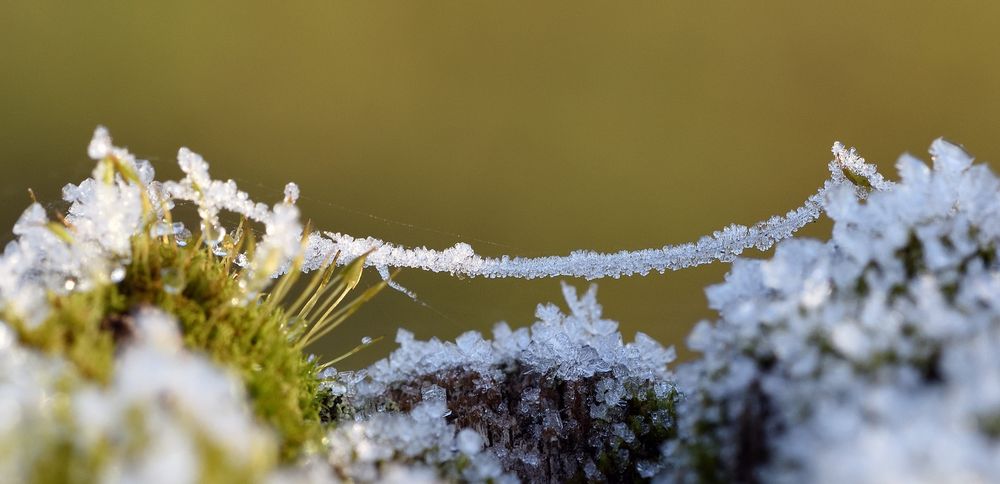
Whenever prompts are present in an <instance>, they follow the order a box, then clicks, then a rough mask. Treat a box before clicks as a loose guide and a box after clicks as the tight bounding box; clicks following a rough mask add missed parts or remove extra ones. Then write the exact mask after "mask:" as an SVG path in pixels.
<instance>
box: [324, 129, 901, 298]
mask: <svg viewBox="0 0 1000 484" xmlns="http://www.w3.org/2000/svg"><path fill="white" fill-rule="evenodd" d="M832 151H833V154H834V160H833V161H831V162H830V165H829V167H830V172H831V178H830V179H829V180H828V181H827V182H826V183H825V184H824V185H823V187H822V188H820V189H819V190H818V191H817V192H816V193H815V194H813V195H812V196H810V197H809V198H808V199H806V201H805V203H803V204H802V206H801V207H798V208H796V209H794V210H791V211H789V212H788V213H786V214H785V215H784V216H774V217H771V218H770V219H768V220H765V221H762V222H758V223H757V224H754V225H753V226H750V227H747V226H745V225H737V224H733V225H729V226H727V227H726V228H724V229H722V230H719V231H716V232H715V233H713V234H712V235H710V236H706V237H702V238H701V239H700V240H698V241H697V242H694V243H687V244H681V245H667V246H664V247H662V248H659V249H644V250H637V251H620V252H615V253H600V252H594V251H576V252H572V253H570V254H569V255H566V256H547V257H510V256H502V257H496V258H491V257H483V256H481V255H478V254H476V253H475V251H474V250H473V249H472V247H471V246H470V245H468V244H464V243H459V244H455V245H454V246H453V247H451V248H448V249H445V250H441V251H438V250H434V249H428V248H426V247H419V248H406V247H401V246H399V245H396V244H393V243H390V242H386V241H383V240H379V239H376V238H372V237H367V238H355V237H352V236H350V235H346V234H341V233H333V232H325V233H324V234H323V236H318V235H314V236H313V237H312V238H311V239H310V241H309V253H310V254H311V255H310V257H308V258H307V262H306V265H305V268H306V269H307V270H308V269H313V268H316V267H318V264H319V263H321V262H322V261H324V260H326V259H328V257H329V255H330V254H334V253H337V252H339V253H340V254H341V256H342V257H343V259H344V260H352V259H354V258H355V257H358V256H360V255H362V254H368V256H367V259H366V261H365V263H366V265H369V266H375V267H378V268H380V272H381V273H388V271H387V268H389V267H402V268H411V269H421V270H425V271H431V272H446V273H450V274H454V275H462V276H468V277H487V278H522V279H535V278H540V277H582V278H586V279H599V278H605V277H613V278H618V277H621V276H632V275H636V274H639V275H646V274H648V273H650V272H653V271H656V272H660V273H663V272H665V271H667V270H678V269H684V268H687V267H694V266H699V265H703V264H708V263H711V262H714V261H724V262H725V261H731V260H733V259H734V258H736V256H738V255H739V254H741V253H742V252H743V250H745V249H749V248H757V249H759V250H767V249H769V248H770V247H771V246H773V245H774V243H775V242H778V241H779V240H782V239H785V238H788V237H789V236H791V235H792V234H794V233H795V232H796V231H797V230H799V229H800V228H802V227H803V226H805V225H806V224H808V223H810V222H813V221H815V220H816V219H817V218H819V216H820V214H821V213H822V211H823V207H822V201H823V198H824V197H825V196H826V194H827V193H828V192H830V191H831V190H833V189H835V188H836V187H839V186H841V185H843V184H845V183H847V184H850V183H853V184H854V186H855V188H856V193H857V195H858V196H859V197H865V196H867V193H868V192H869V191H871V190H885V189H887V188H889V187H890V186H892V182H889V181H886V180H885V179H884V178H883V177H882V175H880V174H879V173H878V171H877V170H876V168H875V166H874V165H871V164H868V163H866V162H865V160H864V158H861V157H860V156H858V154H857V152H856V151H855V150H854V149H853V148H852V149H846V148H845V147H844V145H842V144H840V143H839V142H838V143H835V144H834V145H833V150H832Z"/></svg>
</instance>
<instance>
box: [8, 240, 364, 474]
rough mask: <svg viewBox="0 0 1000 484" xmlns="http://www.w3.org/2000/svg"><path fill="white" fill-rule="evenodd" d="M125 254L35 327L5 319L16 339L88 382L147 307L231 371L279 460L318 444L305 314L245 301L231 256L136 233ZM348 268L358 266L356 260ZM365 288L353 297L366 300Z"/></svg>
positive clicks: (102, 375) (60, 300)
mask: <svg viewBox="0 0 1000 484" xmlns="http://www.w3.org/2000/svg"><path fill="white" fill-rule="evenodd" d="M230 242H231V243H232V244H234V246H239V245H240V244H239V243H238V242H235V241H230ZM231 247H233V245H231ZM132 254H133V255H132V260H131V262H130V263H129V264H128V266H127V267H126V269H127V270H126V276H125V278H124V280H122V281H121V282H119V283H117V284H110V283H109V284H104V285H99V286H97V287H94V288H91V289H90V290H88V291H85V292H73V293H70V294H67V295H53V296H51V303H52V307H53V311H52V313H51V315H50V316H49V317H48V319H47V320H45V321H44V322H43V323H42V324H40V325H38V326H36V327H31V328H29V327H28V326H27V325H25V324H22V323H19V322H18V321H17V320H16V319H12V326H13V327H14V328H15V329H16V330H17V332H18V335H19V338H20V340H21V342H22V343H23V344H25V345H27V346H30V347H34V348H37V349H39V350H42V351H43V352H46V353H49V354H58V355H61V356H63V357H65V358H66V359H68V360H69V361H70V362H72V364H73V365H74V366H76V368H77V369H78V370H79V372H80V373H81V374H82V375H83V376H84V377H86V378H88V379H91V380H96V381H98V382H107V381H108V379H109V378H110V376H111V374H112V371H113V367H114V357H115V353H116V351H117V350H118V348H119V347H120V346H121V345H123V344H125V343H127V341H128V340H129V339H130V338H131V337H132V336H133V331H134V327H133V323H132V316H131V314H133V313H134V312H135V310H136V309H138V308H140V307H143V306H147V305H148V306H155V307H157V308H160V309H161V310H163V311H165V312H167V313H169V314H172V315H173V316H175V317H176V318H177V320H178V322H179V323H180V326H181V328H180V329H181V331H182V334H183V338H184V344H185V346H186V347H187V348H189V349H191V350H194V351H199V352H203V353H205V354H207V355H209V356H210V357H211V358H212V359H213V360H214V361H215V362H216V363H218V364H220V365H224V366H227V367H229V368H231V369H233V370H235V372H236V373H237V374H238V375H239V376H240V378H241V379H242V381H243V383H244V385H245V388H246V391H247V394H248V396H249V398H250V401H251V405H252V408H253V410H254V412H255V413H256V415H257V416H258V417H259V418H260V419H261V420H263V421H265V422H267V423H269V424H270V425H272V426H273V427H274V428H275V429H276V430H277V433H278V435H279V438H280V445H281V457H282V459H284V460H289V459H293V458H295V457H296V456H298V455H300V454H301V453H302V452H303V451H304V450H309V449H310V448H313V447H315V446H318V445H320V444H319V442H320V440H321V438H322V434H323V423H322V422H321V419H320V414H321V411H328V409H325V408H324V407H325V406H326V405H328V404H329V402H326V400H327V399H325V398H322V396H320V395H318V391H319V384H320V380H319V378H318V372H319V366H318V364H317V363H316V362H315V361H314V360H313V359H311V358H309V357H307V355H306V354H305V353H303V352H302V350H301V346H302V345H301V344H300V343H301V340H302V336H303V335H302V334H301V333H302V332H304V331H305V330H306V329H307V328H309V327H310V326H311V325H310V322H309V321H308V314H303V313H296V316H295V317H292V316H289V315H288V314H287V313H286V311H285V310H284V309H283V308H282V307H281V306H280V305H279V304H278V303H277V301H275V300H270V299H269V298H265V297H261V298H257V299H256V300H253V301H250V302H249V303H244V302H245V301H246V294H245V292H244V291H243V290H242V289H241V287H240V283H239V277H238V274H237V272H236V271H234V270H233V268H232V266H231V264H230V258H220V257H218V256H216V255H214V254H212V253H211V252H210V250H209V249H208V248H206V247H204V246H203V245H201V244H191V245H189V246H184V247H182V246H178V245H177V244H175V243H174V242H173V241H172V240H162V239H159V238H153V237H148V236H137V237H135V238H134V239H133V247H132ZM355 265H356V266H357V270H358V271H360V264H355ZM352 267H353V266H352ZM331 273H332V271H330V272H329V273H325V274H324V276H325V280H324V281H322V282H324V284H317V285H314V286H312V287H313V288H314V290H315V291H316V292H315V295H316V296H317V297H318V296H320V295H321V294H322V295H325V294H326V293H324V292H323V291H324V289H325V288H326V284H325V282H329V281H330V280H331V279H330V274H331ZM293 277H294V276H286V279H284V280H282V281H280V282H279V283H278V288H284V289H286V290H287V287H288V286H290V285H291V283H292V282H294V281H293V280H292V278H293ZM338 277H339V276H338ZM333 280H337V278H333ZM317 281H318V279H317ZM351 287H353V285H351V284H350V283H343V281H342V282H341V284H340V289H341V292H340V293H337V292H336V290H334V291H333V292H334V293H335V294H340V295H341V297H342V294H343V293H346V292H347V291H348V290H350V288H351ZM377 289H378V288H376V291H377ZM277 290H278V289H275V291H277ZM371 293H372V291H371V290H369V291H368V292H366V293H365V295H363V296H364V297H363V298H359V299H364V300H367V299H368V298H370V297H371V295H372V294H371ZM327 297H328V299H333V298H330V297H329V296H327ZM277 299H280V298H277ZM339 300H340V299H336V302H339ZM356 301H357V300H356ZM336 302H334V303H333V305H335V304H336ZM321 306H323V304H320V305H319V306H317V307H321ZM355 306H356V304H354V303H352V304H351V305H348V306H347V307H346V308H343V309H340V310H338V312H335V313H332V314H334V315H338V317H339V318H340V319H337V320H334V321H332V324H337V323H339V321H340V320H342V319H343V317H346V316H347V315H349V314H350V312H352V311H353V309H355ZM326 307H327V308H332V305H327V306H326ZM328 322H330V321H329V320H328Z"/></svg>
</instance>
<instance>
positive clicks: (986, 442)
mask: <svg viewBox="0 0 1000 484" xmlns="http://www.w3.org/2000/svg"><path fill="white" fill-rule="evenodd" d="M931 154H932V156H933V161H934V163H933V167H932V168H931V167H928V166H926V165H925V164H924V163H923V162H921V161H919V160H917V159H916V158H913V157H911V156H903V157H902V158H900V160H899V162H898V163H897V168H898V170H899V173H900V176H901V180H900V182H899V183H898V184H896V185H895V186H893V187H891V188H890V189H888V190H885V191H881V192H876V193H872V194H871V196H870V197H869V198H868V200H867V201H859V200H858V198H857V197H856V196H855V194H854V193H852V192H851V191H850V190H849V189H848V188H847V187H843V188H841V189H838V190H831V191H830V192H829V193H828V194H827V196H826V197H825V198H824V200H823V207H824V210H825V211H826V212H827V213H828V214H829V216H830V217H831V218H832V219H833V220H834V228H833V235H832V238H831V240H829V241H827V242H818V241H812V240H791V241H787V242H783V243H782V244H780V245H779V246H778V248H777V251H776V252H775V254H774V257H773V258H771V259H769V260H738V261H736V262H735V263H734V265H733V269H732V271H731V272H730V273H729V274H728V275H727V276H726V282H725V283H723V284H720V285H718V286H713V287H711V288H709V289H708V296H709V301H710V304H711V306H712V307H713V308H714V309H716V310H718V311H719V314H720V319H719V320H718V321H716V322H715V323H714V324H710V323H707V322H702V323H700V324H699V325H698V326H697V327H696V328H695V330H694V331H693V332H692V334H691V336H690V337H689V339H688V344H689V345H690V346H691V348H693V349H695V350H697V351H700V352H702V353H703V355H702V356H701V357H700V358H699V359H697V360H695V361H694V362H692V363H689V364H687V365H684V366H682V367H681V368H680V369H679V370H678V379H679V385H680V388H681V390H682V392H683V393H684V394H685V395H686V398H685V400H684V401H683V403H682V405H681V407H680V408H679V412H678V414H679V416H680V417H679V422H680V426H679V437H678V439H676V440H675V441H673V442H671V443H670V444H669V445H667V446H666V447H665V449H666V451H667V455H668V458H669V460H670V462H671V463H672V466H673V469H674V472H673V473H672V474H671V475H670V478H671V479H672V480H678V481H695V480H699V479H705V478H714V479H721V480H738V481H755V480H761V481H766V482H776V481H777V482H807V481H814V482H887V481H892V482H986V481H995V480H997V479H1000V440H998V438H1000V431H998V430H1000V426H998V425H997V422H1000V384H998V382H1000V358H998V356H997V355H998V354H1000V344H998V343H1000V265H998V257H997V255H998V254H997V247H998V242H1000V182H998V180H997V178H996V177H995V175H994V174H993V173H991V172H990V170H989V169H988V168H987V167H986V166H985V165H973V164H972V158H971V157H970V156H969V155H968V154H967V153H965V152H964V151H963V150H962V149H961V148H959V147H957V146H955V145H952V144H950V143H947V142H945V141H942V140H939V141H936V142H935V143H934V144H933V145H932V146H931Z"/></svg>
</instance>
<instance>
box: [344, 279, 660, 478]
mask: <svg viewBox="0 0 1000 484" xmlns="http://www.w3.org/2000/svg"><path fill="white" fill-rule="evenodd" d="M563 292H564V296H565V298H566V302H567V305H568V306H569V311H568V313H563V312H562V311H560V310H559V308H558V307H556V306H555V305H552V304H545V305H539V307H538V310H537V312H536V317H537V319H538V321H537V322H535V323H534V324H533V325H532V326H531V327H530V328H521V329H518V330H516V331H512V330H511V329H510V327H508V326H507V324H506V323H499V324H497V326H496V327H495V328H494V331H493V339H492V340H487V339H484V338H483V336H482V335H480V334H479V333H478V332H475V331H470V332H467V333H465V334H463V335H461V336H459V337H458V338H457V339H456V340H455V341H454V342H443V341H440V340H438V339H436V338H432V339H431V340H429V341H418V340H415V339H414V337H413V334H412V333H409V332H407V331H405V330H400V331H399V333H398V335H397V338H396V341H397V342H398V343H399V345H400V346H399V348H398V349H396V350H395V351H394V352H393V353H392V354H391V355H390V356H389V357H388V358H386V359H383V360H381V361H379V362H377V363H375V364H374V365H372V366H370V367H369V368H367V369H365V370H362V371H360V372H344V373H339V374H338V373H335V372H332V374H331V375H330V377H331V379H332V383H330V384H329V388H330V389H331V390H332V391H334V393H336V394H339V395H342V396H343V397H345V398H346V399H347V401H348V402H349V405H350V406H351V408H353V409H354V412H355V413H354V420H351V419H347V420H345V421H344V422H342V423H341V429H339V430H338V431H337V432H335V434H334V436H332V437H331V441H332V442H334V445H333V447H334V456H333V457H332V459H331V460H332V461H334V462H346V463H347V464H341V466H342V467H344V468H347V469H355V470H352V471H350V472H348V474H349V475H352V476H365V477H363V479H368V478H370V477H371V476H372V475H375V474H374V472H375V471H374V470H373V469H374V467H373V466H374V465H375V464H377V463H378V464H384V463H385V462H398V461H403V462H409V461H412V460H413V459H414V458H415V455H417V454H420V455H421V457H420V458H419V459H416V461H417V462H423V463H432V464H434V465H437V463H438V462H443V461H442V459H443V457H442V456H441V455H437V454H431V455H426V454H425V453H426V452H427V450H426V449H429V448H430V449H437V451H438V452H453V447H454V448H457V449H459V451H461V452H463V453H466V454H470V453H471V454H475V455H477V456H486V455H489V456H491V458H490V460H489V461H488V462H489V465H488V468H490V469H492V467H491V466H493V465H494V464H493V463H492V462H493V459H494V458H493V457H492V456H494V455H496V456H497V457H499V458H500V463H502V465H503V467H502V468H503V469H506V470H508V471H512V470H513V471H516V472H517V474H518V475H520V476H521V477H522V478H526V480H528V481H531V482H535V481H547V480H553V481H558V480H562V479H569V478H572V477H573V476H583V477H585V478H586V479H588V480H592V481H603V480H608V479H614V478H615V477H616V476H619V478H621V477H620V476H622V475H630V474H628V472H631V471H629V470H628V469H627V468H626V469H622V467H627V466H629V465H631V464H629V462H631V460H633V459H634V460H636V461H638V460H639V459H644V460H642V461H641V465H642V469H641V470H640V471H639V473H638V475H639V476H642V477H647V478H648V477H651V476H652V475H654V474H655V473H656V472H657V471H658V470H659V469H661V468H663V466H664V463H663V462H660V460H659V459H658V458H657V457H655V454H656V448H655V447H654V448H653V449H652V453H653V454H654V456H652V458H650V456H646V455H645V454H643V451H642V445H641V444H640V443H639V442H638V441H639V439H640V437H646V436H647V435H655V434H656V433H657V432H659V431H661V430H663V429H667V428H671V426H672V425H673V420H672V418H673V416H672V414H671V413H670V412H669V411H668V410H667V408H668V407H657V406H656V402H663V403H664V405H668V404H669V403H668V402H669V401H670V400H671V399H672V398H673V396H674V386H673V384H672V374H671V372H670V371H669V370H668V368H667V365H668V364H669V363H670V362H671V361H673V360H674V358H675V353H674V349H673V347H670V348H664V347H663V346H661V345H660V344H659V343H657V342H656V341H654V340H653V339H652V338H650V337H649V336H647V335H645V334H643V333H637V334H636V337H635V341H634V342H631V343H625V342H623V340H622V336H621V334H620V333H619V332H618V324H617V323H616V322H614V321H611V320H608V319H604V318H603V317H602V314H601V306H600V305H599V304H598V303H597V298H596V286H592V287H591V288H590V290H589V291H587V292H586V293H585V294H584V295H583V296H582V297H578V295H577V292H576V290H575V289H574V288H573V287H572V286H569V285H566V284H564V285H563ZM442 387H443V388H442ZM445 397H447V400H446V401H445V400H443V398H445ZM414 402H417V403H416V406H415V408H413V410H412V411H411V412H410V413H408V414H407V413H395V412H393V411H392V409H393V408H396V407H398V406H400V405H402V406H409V405H412V404H413V403H414ZM510 402H515V403H510ZM445 403H447V406H445ZM630 405H648V406H649V407H650V408H652V409H654V410H652V411H650V412H649V413H648V414H647V413H645V412H643V413H640V414H636V413H630V412H635V410H630V408H633V407H632V406H630ZM445 416H450V418H451V419H454V421H455V422H456V423H462V425H463V426H465V428H464V429H463V430H461V431H460V432H459V433H458V435H457V436H455V443H454V445H451V444H447V445H446V444H434V442H435V441H440V440H442V439H444V441H446V442H450V439H451V438H452V436H453V435H454V434H455V432H454V429H452V428H451V427H450V426H447V427H446V426H445V419H444V417H445ZM432 417H433V418H432ZM635 432H640V433H641V435H636V434H635ZM442 435H443V436H444V437H442ZM374 436H378V442H379V443H380V445H378V446H369V445H367V444H366V443H365V442H367V441H366V440H365V439H372V438H374ZM338 442H344V443H343V444H338ZM484 445H485V446H486V450H485V451H483V453H482V454H479V453H478V452H479V449H481V448H482V447H483V446H484ZM607 454H613V455H615V456H617V457H616V458H617V460H616V461H615V464H614V465H608V468H605V469H603V470H604V471H607V472H612V473H613V474H611V475H602V474H601V471H600V470H599V469H598V467H597V462H599V461H600V456H601V455H607ZM635 456H638V457H635ZM477 458H478V459H485V457H477ZM477 462H478V461H477ZM476 465H477V466H478V465H480V464H479V463H477V464H476ZM484 465H485V464H484ZM498 465H499V464H498ZM356 466H359V467H356ZM497 469H498V470H499V469H500V467H498V468H497ZM476 472H477V474H476V475H477V476H482V475H483V474H482V473H481V472H479V471H476ZM614 473H622V474H614ZM529 476H533V477H529ZM466 477H467V476H466ZM478 479H479V477H477V478H476V479H473V480H478Z"/></svg>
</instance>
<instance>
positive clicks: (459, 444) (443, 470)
mask: <svg viewBox="0 0 1000 484" xmlns="http://www.w3.org/2000/svg"><path fill="white" fill-rule="evenodd" d="M424 396H425V398H424V400H423V401H422V402H421V403H420V404H418V405H417V406H416V407H415V408H414V409H413V410H412V411H410V412H408V413H388V412H387V413H379V414H375V415H373V416H371V417H370V418H368V419H364V420H358V421H354V422H343V423H342V424H340V425H339V426H338V427H337V428H336V429H335V430H333V431H332V432H330V434H329V435H328V439H329V441H330V454H329V462H330V464H331V465H332V466H333V468H334V470H335V471H336V472H337V473H338V474H339V475H341V476H343V477H344V478H346V479H349V480H351V481H358V482H384V481H395V482H414V481H423V482H439V481H445V480H447V481H454V480H456V479H460V480H461V481H463V482H496V483H512V482H518V480H517V479H516V478H515V477H513V476H511V475H509V474H506V473H504V470H503V468H502V467H501V466H500V461H499V460H498V459H497V456H496V455H494V454H493V453H491V452H488V451H484V450H483V438H482V436H480V435H479V434H478V433H476V432H475V431H473V430H469V429H462V430H458V431H456V428H455V426H454V425H452V424H450V423H448V422H447V420H446V419H445V417H446V416H447V415H448V414H449V413H450V411H449V410H448V407H447V404H446V402H445V390H444V389H442V388H440V387H432V388H428V389H426V391H425V392H424ZM460 458H461V459H462V460H465V461H467V462H468V463H467V464H465V465H462V466H458V465H457V464H458V462H459V460H460ZM404 477H406V478H405V479H404V480H400V479H403V478H404Z"/></svg>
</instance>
